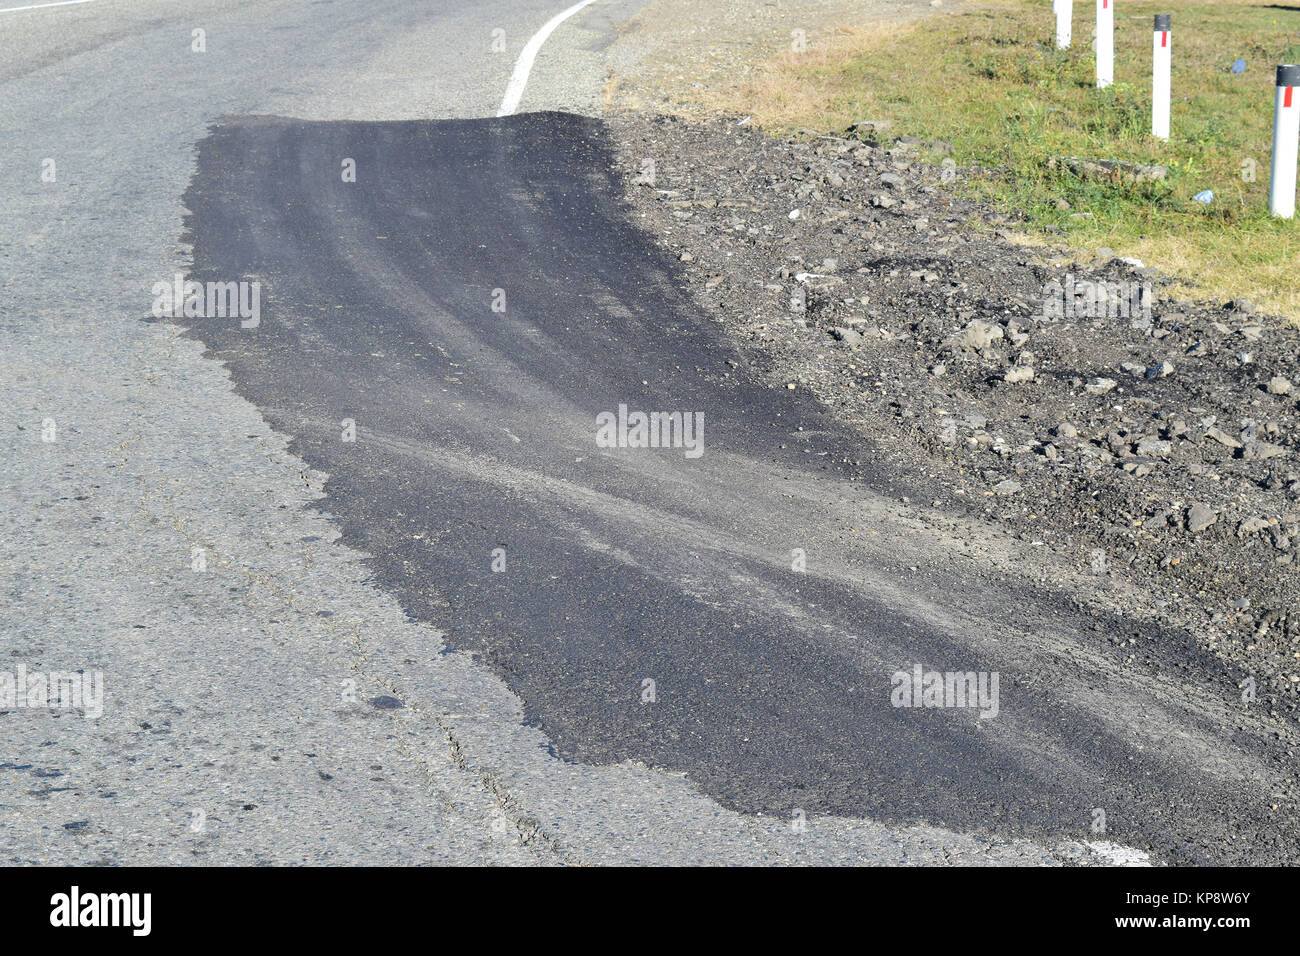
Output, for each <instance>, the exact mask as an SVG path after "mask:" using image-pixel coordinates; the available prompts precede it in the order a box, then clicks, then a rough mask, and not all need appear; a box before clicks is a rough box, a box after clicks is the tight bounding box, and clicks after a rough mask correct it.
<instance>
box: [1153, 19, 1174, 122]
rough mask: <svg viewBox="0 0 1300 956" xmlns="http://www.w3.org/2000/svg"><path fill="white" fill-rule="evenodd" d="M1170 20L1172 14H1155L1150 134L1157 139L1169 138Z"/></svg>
mask: <svg viewBox="0 0 1300 956" xmlns="http://www.w3.org/2000/svg"><path fill="white" fill-rule="evenodd" d="M1172 20H1173V15H1172V14H1168V13H1157V14H1156V32H1155V38H1154V40H1153V41H1152V47H1151V69H1152V73H1151V135H1152V136H1155V137H1157V138H1158V139H1168V138H1169V89H1170V86H1171V85H1172V83H1171V80H1170V74H1171V73H1172V72H1173V63H1174V31H1173V29H1172Z"/></svg>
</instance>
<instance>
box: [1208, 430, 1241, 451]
mask: <svg viewBox="0 0 1300 956" xmlns="http://www.w3.org/2000/svg"><path fill="white" fill-rule="evenodd" d="M1205 437H1206V438H1213V439H1214V440H1215V441H1217V442H1218V443H1219V444H1220V445H1227V446H1228V447H1229V448H1240V447H1241V442H1239V441H1237V439H1235V438H1233V437H1232V436H1231V435H1229V434H1228V433H1227V432H1225V431H1224V430H1223V429H1222V428H1210V429H1207V430H1206V432H1205Z"/></svg>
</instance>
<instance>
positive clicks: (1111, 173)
mask: <svg viewBox="0 0 1300 956" xmlns="http://www.w3.org/2000/svg"><path fill="white" fill-rule="evenodd" d="M1047 168H1048V169H1064V170H1065V171H1067V172H1070V173H1073V174H1074V175H1075V176H1077V177H1078V178H1079V179H1087V180H1091V181H1094V182H1112V183H1149V182H1158V181H1159V180H1162V179H1164V178H1165V177H1166V176H1168V175H1169V168H1168V167H1167V166H1145V165H1142V164H1141V163H1129V162H1125V161H1124V160H1121V159H1084V158H1082V157H1080V156H1053V157H1052V158H1051V159H1049V160H1048V161H1047Z"/></svg>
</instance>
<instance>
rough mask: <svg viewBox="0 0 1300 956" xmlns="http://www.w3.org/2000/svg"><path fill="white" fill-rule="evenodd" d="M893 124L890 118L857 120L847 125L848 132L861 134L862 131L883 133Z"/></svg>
mask: <svg viewBox="0 0 1300 956" xmlns="http://www.w3.org/2000/svg"><path fill="white" fill-rule="evenodd" d="M893 125H894V124H893V123H892V122H891V121H890V120H858V121H857V122H856V123H854V124H853V125H852V126H850V127H849V132H850V133H857V134H859V135H862V134H864V133H867V134H870V133H883V132H885V131H886V130H888V129H889V127H891V126H893Z"/></svg>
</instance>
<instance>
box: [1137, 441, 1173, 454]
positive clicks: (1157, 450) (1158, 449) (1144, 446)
mask: <svg viewBox="0 0 1300 956" xmlns="http://www.w3.org/2000/svg"><path fill="white" fill-rule="evenodd" d="M1173 450H1174V445H1173V442H1169V441H1165V440H1164V439H1161V438H1144V439H1142V440H1141V441H1140V442H1138V443H1137V453H1138V454H1139V455H1141V456H1143V457H1144V458H1168V457H1169V455H1170V454H1171V453H1172V452H1173Z"/></svg>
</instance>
